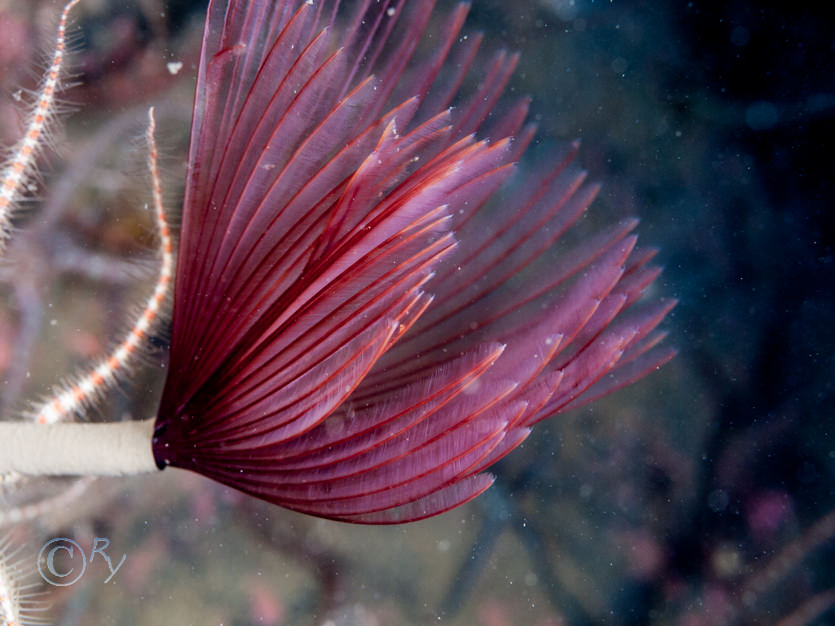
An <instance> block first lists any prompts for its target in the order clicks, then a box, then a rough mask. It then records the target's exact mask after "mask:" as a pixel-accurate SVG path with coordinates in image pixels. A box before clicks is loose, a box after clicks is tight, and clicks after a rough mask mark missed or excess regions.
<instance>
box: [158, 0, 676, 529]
mask: <svg viewBox="0 0 835 626" xmlns="http://www.w3.org/2000/svg"><path fill="white" fill-rule="evenodd" d="M406 4H407V3H406V2H405V1H404V0H388V1H382V2H371V1H369V0H366V1H364V2H357V3H355V5H352V6H353V7H355V8H353V10H352V11H346V13H347V14H346V15H343V14H342V13H343V12H342V10H341V8H340V7H339V5H338V2H303V1H301V0H295V1H291V0H285V1H281V2H267V1H266V0H264V1H247V2H243V1H239V2H236V1H234V0H232V1H228V2H225V1H213V2H211V3H210V7H209V14H208V18H207V21H206V30H205V35H204V47H203V51H202V57H201V62H200V70H199V76H198V84H197V93H196V96H195V105H194V121H193V126H192V142H191V149H190V157H189V167H190V169H189V179H188V184H187V190H186V199H185V207H184V216H183V228H182V238H181V242H180V247H179V263H178V268H177V277H176V287H175V295H174V314H173V329H172V345H171V363H170V373H169V378H168V380H167V383H166V387H165V391H164V394H163V401H162V406H161V409H160V413H159V417H158V419H157V429H156V433H155V438H154V455H155V458H156V459H157V462H158V464H159V465H160V466H165V465H175V466H179V467H184V468H188V469H191V470H194V471H196V472H199V473H201V474H204V475H206V476H209V477H211V478H214V479H216V480H219V481H221V482H223V483H226V484H228V485H231V486H233V487H236V488H238V489H241V490H243V491H245V492H247V493H250V494H253V495H256V496H258V497H260V498H264V499H266V500H269V501H271V502H274V503H276V504H280V505H282V506H285V507H287V508H290V509H294V510H297V511H302V512H305V513H309V514H313V515H318V516H322V517H328V518H333V519H340V520H345V521H351V522H363V523H391V522H398V521H409V520H416V519H421V518H424V517H428V516H430V515H434V514H437V513H440V512H442V511H445V510H448V509H450V508H452V507H454V506H457V505H459V504H461V503H462V502H465V501H467V500H469V499H470V498H472V497H474V496H475V495H477V494H478V493H480V492H481V491H483V490H484V489H486V488H487V487H488V486H489V484H490V483H491V481H492V479H491V477H490V476H489V475H486V474H482V473H480V472H481V471H482V470H483V469H485V468H486V467H487V466H488V465H490V464H491V463H492V462H494V461H496V460H497V459H499V458H500V457H501V456H503V455H504V454H506V453H507V452H509V451H510V450H511V449H512V448H514V447H515V446H517V445H518V444H519V443H520V442H521V441H522V440H523V439H524V438H525V437H526V436H527V433H528V430H529V428H530V426H531V425H533V424H534V423H536V422H537V421H539V420H541V419H543V418H545V417H548V416H551V415H553V414H555V413H557V412H559V411H561V410H563V409H566V408H568V407H572V406H576V405H578V404H580V403H582V402H583V401H585V399H586V398H588V397H589V396H591V395H598V394H601V393H606V392H608V391H610V390H611V389H613V388H616V387H618V386H620V385H623V384H627V383H628V382H631V381H632V380H634V379H636V378H638V377H640V376H642V375H643V374H644V373H645V372H647V371H649V370H651V369H653V368H655V367H657V366H658V365H660V364H661V363H663V362H664V361H666V360H667V359H668V358H670V356H671V355H672V352H671V351H669V350H663V349H659V348H656V347H655V345H656V344H657V343H658V341H659V339H660V336H659V334H658V333H655V332H654V329H655V327H656V326H657V325H658V323H659V322H660V321H661V320H662V319H663V317H664V315H665V314H666V313H667V311H668V310H669V309H670V308H671V306H672V304H671V303H665V302H660V303H656V304H650V305H649V306H646V307H644V308H641V309H637V308H636V307H633V306H632V305H633V304H634V303H635V302H636V301H637V300H638V299H639V296H640V294H641V292H642V290H643V289H644V288H645V287H646V286H647V285H648V284H649V283H650V282H651V281H652V280H653V279H654V278H655V276H656V275H657V273H658V270H657V268H655V267H654V266H652V265H651V264H650V261H651V257H652V252H651V251H650V252H648V253H645V252H641V251H636V250H635V241H636V238H635V236H634V235H633V234H632V230H633V229H634V227H635V225H636V223H635V221H634V220H632V221H624V222H620V223H617V224H613V225H612V226H611V227H609V228H608V229H606V230H604V231H602V232H600V233H598V234H597V235H594V236H593V237H591V238H587V239H583V240H582V241H580V242H579V243H577V244H576V245H575V246H574V247H573V248H572V249H567V250H565V249H562V250H561V251H560V252H559V253H557V250H556V248H557V246H556V244H557V243H558V242H559V243H560V246H559V247H560V248H565V245H566V244H565V243H564V241H565V239H564V238H563V236H564V235H565V233H566V232H567V231H569V229H571V227H572V226H573V225H574V224H575V223H576V222H577V220H578V219H579V218H580V217H581V216H582V215H583V213H584V212H585V210H586V209H587V207H588V206H589V204H590V203H591V201H592V200H593V198H594V196H595V194H596V193H597V187H596V186H594V185H587V184H585V183H584V178H585V176H584V174H583V173H582V172H577V171H575V170H573V169H572V168H571V167H570V163H571V161H572V159H573V157H574V155H575V154H576V152H577V145H576V144H575V145H572V146H571V149H570V150H569V152H568V154H567V155H566V157H565V158H564V159H563V160H562V161H561V162H557V163H555V164H554V167H553V168H552V169H551V170H550V171H549V172H546V173H545V174H544V175H542V176H538V177H535V178H533V179H531V180H527V181H525V182H524V183H523V185H520V186H519V188H520V189H526V190H527V191H526V192H524V193H519V192H518V191H514V192H513V194H512V195H513V198H512V199H504V200H503V201H502V202H501V203H500V204H498V205H497V204H496V203H495V202H493V203H490V202H489V201H490V199H491V198H493V197H495V196H496V194H497V192H498V191H499V188H500V187H501V186H502V185H503V183H505V182H506V181H507V180H508V178H509V177H510V176H511V174H512V173H513V170H514V167H513V162H514V161H515V160H516V159H518V158H519V156H520V155H521V153H522V152H523V151H524V149H525V148H526V147H527V145H528V143H529V142H530V140H531V138H532V136H533V128H532V127H523V124H524V119H525V115H526V113H527V107H528V102H527V101H525V100H522V101H520V102H518V103H517V104H516V105H513V106H510V107H509V108H508V109H507V112H506V113H505V114H504V115H502V116H498V117H497V119H495V120H491V123H490V124H491V125H490V129H489V130H487V131H485V130H484V129H483V126H484V124H485V121H486V120H487V118H488V116H489V115H490V114H491V111H492V109H493V107H494V105H495V104H496V102H497V100H498V98H499V97H500V95H501V92H502V90H503V89H504V87H505V86H506V84H507V82H508V80H509V77H510V74H511V73H512V71H513V69H514V67H515V66H516V63H517V61H518V58H517V56H516V55H510V54H507V53H504V52H501V53H499V54H497V55H496V56H494V58H493V61H492V62H491V63H490V64H489V65H488V67H487V71H486V74H485V75H484V77H483V79H482V81H481V83H480V85H479V86H478V87H477V88H476V89H475V91H474V93H473V94H471V96H470V97H469V99H468V100H465V101H464V102H463V103H459V104H458V105H457V106H456V108H455V110H450V109H448V107H449V105H450V103H451V102H452V101H453V99H454V98H455V97H456V94H457V93H458V91H459V88H460V86H461V85H462V83H463V81H464V78H465V76H466V74H467V73H468V72H469V70H470V68H471V66H472V65H473V64H474V59H475V58H476V54H477V52H478V48H479V44H480V41H481V39H480V37H470V38H460V37H459V35H460V31H461V28H462V25H463V22H464V19H465V16H466V13H467V6H466V5H460V6H459V7H457V8H456V9H455V10H454V11H453V12H452V13H451V14H450V15H449V16H448V18H447V19H446V21H445V22H444V24H443V25H442V27H441V30H440V36H439V38H438V37H435V38H433V40H432V46H433V48H432V52H431V54H430V55H429V57H428V58H426V59H423V60H421V61H418V60H416V50H418V44H419V43H420V41H421V39H422V37H423V35H424V30H425V29H426V27H427V24H428V22H429V18H430V15H431V11H432V9H433V5H434V2H433V1H432V0H415V1H414V2H410V3H408V8H407V6H406ZM477 137H486V138H487V139H478V138H477Z"/></svg>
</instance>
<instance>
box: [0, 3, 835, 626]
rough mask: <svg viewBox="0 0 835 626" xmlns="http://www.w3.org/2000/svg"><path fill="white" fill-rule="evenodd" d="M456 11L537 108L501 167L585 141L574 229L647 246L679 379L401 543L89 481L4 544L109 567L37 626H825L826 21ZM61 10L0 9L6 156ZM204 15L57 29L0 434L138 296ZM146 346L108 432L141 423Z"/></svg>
mask: <svg viewBox="0 0 835 626" xmlns="http://www.w3.org/2000/svg"><path fill="white" fill-rule="evenodd" d="M440 4H441V5H442V6H451V5H452V3H440ZM472 4H473V6H472V9H471V13H470V18H469V21H468V29H469V30H470V31H471V32H472V31H475V30H481V31H483V32H484V33H485V35H486V36H485V40H486V49H487V50H494V49H496V48H498V47H499V46H502V45H505V46H507V47H509V48H511V49H514V50H519V51H520V52H521V53H522V59H521V62H520V65H519V69H518V70H517V72H516V74H515V75H514V78H513V80H512V81H511V89H512V92H511V95H524V94H528V95H530V96H531V97H532V98H533V104H532V107H531V118H532V119H533V120H534V121H536V122H537V123H538V124H539V129H540V131H539V135H538V141H537V143H536V145H535V147H534V148H533V149H531V150H530V151H529V153H528V155H527V156H526V159H525V160H523V162H522V164H521V167H522V168H534V167H536V165H537V163H539V162H540V161H541V160H542V159H545V158H549V157H548V155H551V154H553V152H554V151H555V150H558V149H559V148H560V147H561V146H564V145H565V143H566V142H568V141H571V140H573V139H575V138H580V139H581V140H582V148H581V151H580V156H579V161H580V163H581V164H582V166H583V167H584V168H586V169H587V170H588V171H589V173H590V178H591V179H592V180H596V181H600V182H601V183H603V189H602V192H601V194H600V196H599V197H598V199H597V200H596V201H595V203H594V204H593V206H592V209H591V211H590V215H589V217H588V219H589V221H590V223H606V222H608V221H612V220H614V219H617V218H619V217H626V216H638V217H640V218H641V224H640V226H639V229H638V232H639V235H640V242H641V244H643V245H651V246H656V247H658V249H659V255H658V259H659V261H660V263H662V264H663V265H664V266H665V270H664V273H663V274H662V276H661V278H660V279H659V280H657V281H656V282H655V283H654V284H653V286H652V287H651V289H652V293H651V294H650V295H652V296H660V295H663V296H670V297H676V298H678V299H679V300H680V303H679V305H678V306H677V308H676V309H675V310H674V311H673V312H672V313H671V314H670V315H669V316H668V317H667V319H666V321H665V322H664V327H665V328H666V329H667V330H668V331H669V337H668V339H667V341H668V342H670V343H671V344H672V345H675V346H676V347H677V349H678V350H679V354H678V356H677V357H676V358H675V359H674V360H673V361H672V362H670V363H669V364H667V365H665V366H664V367H663V368H662V369H661V370H660V371H658V372H655V373H653V374H652V375H650V376H649V377H647V378H645V379H643V380H641V381H639V382H638V383H637V384H635V385H633V386H631V387H629V388H627V389H624V390H621V391H619V392H617V393H615V394H614V395H612V396H609V397H607V398H604V399H603V400H601V401H597V402H595V403H593V404H592V405H590V406H588V407H585V408H582V409H580V410H577V411H574V412H572V413H568V414H566V415H563V416H560V417H559V418H557V419H554V420H550V421H546V422H543V423H542V424H540V425H539V426H538V427H537V428H536V429H535V430H534V433H533V434H532V435H531V437H530V438H529V439H528V440H527V441H526V442H525V443H524V444H523V446H521V447H520V449H518V450H516V451H515V452H514V453H512V454H511V455H510V456H509V457H507V458H506V459H505V460H504V461H503V462H502V463H501V464H500V465H499V466H498V467H496V468H494V470H493V471H494V472H495V473H496V474H497V477H498V478H497V481H496V484H495V485H494V486H493V487H492V488H491V489H490V490H489V491H488V492H487V493H486V494H484V495H483V496H481V497H479V498H477V499H476V500H475V501H473V502H472V503H470V504H468V505H466V506H465V507H462V508H459V509H456V510H453V511H451V512H449V513H446V514H444V515H442V516H440V517H438V518H434V519H430V520H427V521H423V522H418V523H415V524H410V525H407V526H401V527H382V528H375V527H359V526H358V527H354V526H349V525H345V524H339V523H334V522H327V521H322V520H318V519H314V518H310V517H306V516H302V515H298V514H295V513H291V512H288V511H284V510H282V509H279V508H276V507H274V506H271V505H268V504H266V503H264V502H260V501H257V500H254V499H251V498H249V497H247V496H244V495H242V494H239V493H237V492H234V491H232V490H229V489H226V488H224V487H221V486H219V485H217V484H215V483H212V482H210V481H208V480H205V479H202V478H200V477H198V476H194V475H189V474H186V473H184V472H179V471H174V470H167V471H166V472H164V473H163V474H162V475H154V476H147V477H142V478H137V479H129V480H128V479H126V480H99V481H96V482H95V483H94V484H92V485H90V486H88V487H87V488H86V490H85V491H84V492H83V493H81V494H80V495H79V496H78V497H75V498H73V499H72V501H71V502H69V503H67V504H66V506H62V507H60V508H58V509H56V510H55V511H52V512H50V513H49V514H47V515H44V516H42V517H41V518H39V519H38V521H37V524H27V525H26V527H25V528H24V527H21V528H15V529H10V530H9V532H11V533H12V536H13V537H14V538H15V540H16V541H18V542H19V543H24V544H25V545H26V551H27V552H28V553H30V554H31V559H32V561H33V563H34V561H35V558H36V554H37V552H38V549H39V548H40V546H41V545H42V544H43V543H44V542H45V541H46V540H48V539H49V538H52V537H71V538H73V539H74V540H75V541H77V542H78V544H79V545H81V546H84V547H86V549H87V550H88V552H89V550H90V548H91V547H92V546H93V544H94V542H95V539H96V538H97V537H99V538H107V539H108V540H109V541H110V546H109V548H108V551H109V553H110V554H111V556H113V557H114V561H118V559H119V558H120V557H121V555H122V554H124V555H125V561H124V564H123V566H122V568H121V569H120V570H119V571H118V572H117V573H116V575H115V576H114V577H113V578H112V580H110V581H109V582H107V583H105V582H104V581H105V579H106V578H107V577H108V573H109V572H108V570H107V568H106V566H105V564H104V563H103V562H102V559H98V560H95V561H93V562H91V563H90V566H89V569H88V571H87V572H86V574H85V576H84V577H83V579H82V580H79V581H78V582H77V583H75V584H73V585H71V586H68V587H64V588H58V587H48V588H46V590H47V598H48V600H49V602H50V603H51V609H50V618H51V619H52V621H53V622H54V623H55V624H59V625H74V624H78V625H98V624H119V625H123V624H137V625H143V624H149V625H150V624H155V625H156V624H196V625H203V624H223V625H249V624H264V625H277V624H322V625H324V624H328V625H334V626H336V625H339V626H343V625H344V626H349V625H358V626H366V625H367V626H373V625H381V626H382V625H389V624H430V623H442V624H460V625H465V624H484V625H486V626H504V625H531V626H556V625H563V624H565V625H572V626H575V625H591V624H611V625H621V624H623V625H627V624H628V625H638V624H677V625H682V626H698V625H702V624H705V625H707V624H710V625H716V624H728V625H731V624H739V625H745V624H780V625H782V626H795V625H796V626H800V625H824V624H835V567H833V563H835V541H833V538H835V494H833V490H835V487H833V477H835V441H834V440H833V409H835V402H833V393H835V391H833V371H835V355H834V354H833V345H835V336H834V335H835V330H833V321H832V320H833V315H835V307H833V300H835V275H834V274H833V256H832V255H833V250H832V245H833V234H835V229H833V225H832V221H833V220H832V207H833V200H835V189H833V183H832V179H833V174H832V172H833V158H832V146H833V145H835V142H833V141H832V138H833V134H835V123H833V117H835V69H833V68H835V63H833V60H835V59H834V58H833V57H835V34H833V29H832V28H831V16H830V15H829V14H828V11H827V9H825V8H819V6H818V5H817V4H813V3H811V2H794V3H790V4H784V5H783V6H780V7H779V8H776V7H771V6H767V5H765V4H764V3H759V4H758V3H751V2H741V1H735V2H734V1H732V2H718V1H717V2H689V3H688V2H670V3H666V2H665V3H651V2H619V1H617V0H615V1H613V2H608V1H607V2H602V1H597V2H593V1H580V0H576V1H574V2H571V1H569V0H516V1H514V2H507V1H502V0H473V2H472ZM59 10H60V5H58V4H56V3H53V2H29V1H24V0H11V1H5V2H4V1H2V0H0V88H2V93H0V111H1V112H2V115H0V139H2V145H6V146H8V145H12V144H13V143H14V141H15V140H16V138H17V136H18V133H19V132H20V126H19V121H18V115H19V113H20V110H21V109H20V105H19V103H18V102H17V101H16V99H15V98H14V94H15V92H16V90H17V89H18V88H19V87H30V88H31V87H32V86H34V84H35V81H36V77H37V75H38V74H37V72H38V71H39V70H40V69H41V66H40V65H38V63H37V61H38V60H39V59H40V58H41V53H42V52H43V51H44V50H48V49H49V37H50V35H51V34H52V32H53V30H52V24H54V22H55V16H56V15H57V13H58V12H59ZM204 11H205V6H204V3H202V2H198V3H192V2H164V1H162V0H142V1H137V2H127V1H125V2H123V1H112V0H82V2H81V4H80V5H79V6H78V7H77V9H76V10H75V14H74V19H73V23H74V24H75V26H76V28H77V32H78V33H79V34H78V40H77V42H76V44H75V46H74V49H75V50H76V52H75V55H74V56H75V60H74V66H73V67H74V80H76V81H78V85H77V86H75V87H73V88H72V89H70V90H68V91H66V92H65V93H64V96H63V97H64V100H65V101H66V102H67V103H68V104H67V106H68V108H69V109H71V110H72V111H73V112H72V114H71V115H69V116H67V117H66V118H65V129H62V130H61V131H59V132H58V133H57V136H56V138H55V144H56V146H57V155H55V156H50V157H49V158H47V159H46V163H45V165H44V167H43V168H42V169H43V174H42V176H41V181H40V191H39V192H38V193H37V202H33V203H32V207H31V212H29V213H27V216H25V217H24V218H22V219H21V221H20V226H21V230H20V232H19V233H18V235H17V237H16V241H15V246H14V247H13V248H12V249H10V251H9V255H8V262H7V263H5V264H4V268H3V274H2V284H0V290H2V294H0V300H2V302H3V308H2V310H1V311H0V338H2V341H0V368H1V369H2V376H1V377H0V380H2V381H3V383H4V386H3V390H4V391H3V397H2V406H3V408H4V410H11V409H13V408H14V407H18V408H19V407H20V406H25V403H24V402H23V399H24V398H26V397H33V396H38V395H39V394H41V393H43V392H44V391H46V390H47V389H49V386H50V385H51V384H53V383H54V382H55V381H56V380H58V379H59V378H60V377H61V375H63V374H64V373H66V372H69V371H72V369H73V367H74V366H75V365H77V364H79V363H83V362H85V361H86V360H88V359H90V358H92V357H94V356H95V355H97V354H99V353H100V352H101V351H102V350H104V349H105V348H106V346H107V345H109V344H108V342H109V341H110V340H112V338H113V337H115V336H117V334H118V333H119V332H121V331H123V330H124V328H123V324H124V322H123V320H124V319H127V317H128V314H129V313H130V312H131V311H132V310H133V308H132V307H134V306H136V303H137V302H139V301H140V299H141V298H142V297H143V296H142V294H144V293H146V292H147V291H148V289H149V284H150V280H151V275H152V274H153V267H154V265H153V261H152V254H151V251H152V248H151V242H152V239H153V237H152V222H151V216H150V212H147V211H143V208H142V207H143V204H144V203H145V202H147V193H146V190H147V186H148V183H147V179H146V177H145V174H144V152H143V150H144V148H143V147H142V145H141V143H140V141H139V138H140V137H141V135H142V131H143V128H142V124H143V121H144V116H145V110H146V108H147V107H148V106H149V105H151V104H153V105H155V106H156V107H157V115H158V119H159V123H160V131H159V133H158V141H159V143H160V144H161V149H162V152H163V159H164V162H165V167H164V169H165V172H164V175H165V179H164V181H163V183H164V186H165V187H166V195H167V199H168V204H169V206H170V207H172V208H174V209H175V210H176V208H177V207H178V205H179V203H180V198H181V196H180V194H181V191H182V181H183V179H184V175H185V159H186V147H187V134H188V121H189V119H190V114H191V98H192V91H193V86H194V76H195V73H196V63H197V60H198V55H199V43H200V36H201V28H202V19H203V17H204ZM443 13H444V12H443V11H442V10H441V11H438V15H439V16H440V15H443ZM169 62H174V63H180V62H181V63H182V67H181V68H179V69H177V68H176V66H174V67H169V66H167V63H169ZM47 226H48V228H47ZM137 259H139V262H137ZM9 268H12V269H9ZM158 343H159V352H158V354H155V355H153V356H151V357H149V359H148V360H149V363H148V366H147V367H146V368H144V369H143V370H142V373H141V375H140V376H139V377H137V379H136V380H135V381H134V382H133V384H131V385H123V386H122V389H121V392H120V393H117V394H114V395H113V396H112V397H111V398H109V399H108V401H107V402H106V403H105V404H104V405H103V408H102V410H101V414H102V416H103V417H104V418H107V419H116V418H120V417H122V416H124V415H133V416H140V417H148V416H150V415H152V413H153V411H154V407H155V405H156V402H157V399H158V393H159V386H160V382H161V374H160V371H161V367H162V363H163V361H164V345H165V340H164V338H160V339H159V342H158ZM24 355H28V356H24ZM37 489H38V490H39V491H38V493H37V494H35V495H37V496H38V497H45V496H47V495H52V494H61V493H65V492H66V491H67V490H69V489H72V484H71V483H69V482H68V481H60V480H53V481H48V483H44V484H41V485H38V486H37ZM35 495H33V496H32V497H33V498H34V497H35ZM5 532H6V529H3V530H0V534H2V533H5ZM35 580H37V577H35Z"/></svg>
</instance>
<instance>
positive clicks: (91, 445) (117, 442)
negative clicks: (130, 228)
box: [0, 108, 174, 476]
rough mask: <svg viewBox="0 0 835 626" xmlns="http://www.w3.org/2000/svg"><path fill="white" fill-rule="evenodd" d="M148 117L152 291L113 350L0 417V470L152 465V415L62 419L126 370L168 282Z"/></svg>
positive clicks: (166, 232)
mask: <svg viewBox="0 0 835 626" xmlns="http://www.w3.org/2000/svg"><path fill="white" fill-rule="evenodd" d="M148 118H149V122H148V131H147V140H148V168H149V170H150V173H151V181H152V195H153V202H154V209H155V213H156V220H157V227H158V229H159V233H160V253H161V256H162V262H161V265H160V271H159V276H158V278H157V283H156V286H155V287H154V291H153V293H152V295H151V296H150V298H149V299H148V302H147V303H146V305H145V308H144V310H143V311H142V313H141V314H140V315H139V317H138V318H137V319H136V321H135V322H134V325H133V327H132V328H131V330H130V332H128V334H127V336H126V337H125V339H124V340H123V341H122V342H121V343H120V344H119V345H118V346H117V347H116V349H115V350H114V351H113V353H112V354H111V355H110V356H109V357H108V358H106V359H103V360H102V361H101V362H100V363H99V364H98V365H97V366H96V367H94V368H93V369H92V370H91V371H90V372H89V373H87V374H86V375H84V376H83V377H81V378H80V379H79V380H78V381H77V382H75V383H72V384H69V385H67V386H66V388H65V389H64V390H63V391H61V392H59V393H58V394H57V395H56V396H55V397H53V398H50V399H48V400H47V401H46V402H44V403H42V404H41V405H40V407H38V408H37V409H36V411H35V415H36V419H35V421H34V422H0V473H7V472H19V473H22V474H30V475H61V474H74V475H98V476H113V475H123V474H137V473H143V472H150V471H155V470H156V469H157V466H156V463H155V462H154V459H153V455H152V452H151V434H152V432H153V419H150V420H145V421H141V422H136V421H132V422H115V423H106V424H92V423H72V422H63V421H62V420H63V419H64V418H66V417H67V416H69V415H72V414H73V413H76V412H80V411H81V410H82V409H83V408H84V407H86V406H87V405H89V404H90V403H91V402H92V401H93V399H94V398H95V397H96V395H98V394H100V393H101V392H102V391H103V390H104V389H105V388H107V387H108V386H109V385H112V384H113V382H114V381H115V380H116V378H117V377H118V376H119V375H120V374H122V373H123V372H125V371H126V370H127V368H128V367H129V366H130V365H131V363H132V362H133V360H134V359H133V358H134V357H135V355H136V354H137V353H138V351H139V349H140V347H141V345H142V343H143V341H145V340H146V339H147V337H148V333H149V331H150V329H151V328H152V327H153V325H154V323H155V322H156V321H158V320H159V318H160V312H161V310H162V308H163V305H164V303H165V299H166V297H167V295H168V292H169V288H170V285H171V281H172V274H173V267H174V251H173V243H172V239H171V232H170V229H169V226H168V222H167V220H166V218H165V211H164V209H163V204H162V188H161V184H160V177H159V168H158V163H157V147H156V141H155V139H154V131H155V121H154V110H153V108H151V109H150V110H149V112H148Z"/></svg>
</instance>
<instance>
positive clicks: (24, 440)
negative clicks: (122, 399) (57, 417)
mask: <svg viewBox="0 0 835 626" xmlns="http://www.w3.org/2000/svg"><path fill="white" fill-rule="evenodd" d="M153 432H154V420H153V419H149V420H144V421H141V422H135V421H133V422H107V423H79V422H60V423H57V424H37V423H34V422H0V474H6V473H9V472H17V473H19V474H28V475H35V476H47V475H49V476H59V475H76V476H126V475H132V474H143V473H147V472H154V471H157V470H158V469H159V468H157V465H156V463H155V462H154V456H153V453H152V452H151V437H152V436H153Z"/></svg>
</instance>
